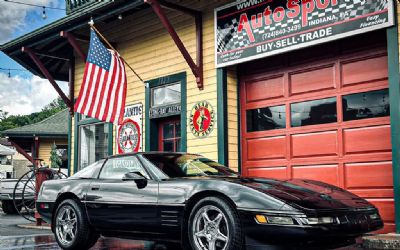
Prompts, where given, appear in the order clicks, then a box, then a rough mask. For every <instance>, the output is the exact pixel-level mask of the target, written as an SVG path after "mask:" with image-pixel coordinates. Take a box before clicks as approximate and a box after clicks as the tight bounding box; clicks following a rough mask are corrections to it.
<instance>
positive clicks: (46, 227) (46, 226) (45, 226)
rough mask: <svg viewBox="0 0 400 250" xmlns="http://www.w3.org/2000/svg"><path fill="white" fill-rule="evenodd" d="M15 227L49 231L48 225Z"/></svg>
mask: <svg viewBox="0 0 400 250" xmlns="http://www.w3.org/2000/svg"><path fill="white" fill-rule="evenodd" d="M17 227H19V228H24V229H40V230H51V228H50V226H49V225H44V226H36V224H23V225H17Z"/></svg>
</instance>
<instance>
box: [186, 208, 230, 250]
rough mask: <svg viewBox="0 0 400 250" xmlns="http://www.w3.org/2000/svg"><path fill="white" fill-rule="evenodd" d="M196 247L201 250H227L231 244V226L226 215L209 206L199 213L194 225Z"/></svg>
mask: <svg viewBox="0 0 400 250" xmlns="http://www.w3.org/2000/svg"><path fill="white" fill-rule="evenodd" d="M192 233H193V234H194V235H193V238H194V241H195V244H196V247H197V248H198V249H201V250H225V249H226V248H227V246H228V243H229V225H228V221H227V219H226V217H225V214H224V213H223V212H222V211H221V210H220V209H219V208H217V207H216V206H213V205H207V206H204V207H202V208H201V209H199V211H197V213H196V215H195V217H194V220H193V225H192Z"/></svg>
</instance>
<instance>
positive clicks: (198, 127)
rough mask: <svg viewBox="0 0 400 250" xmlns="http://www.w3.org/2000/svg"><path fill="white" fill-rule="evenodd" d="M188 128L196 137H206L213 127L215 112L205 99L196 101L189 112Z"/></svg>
mask: <svg viewBox="0 0 400 250" xmlns="http://www.w3.org/2000/svg"><path fill="white" fill-rule="evenodd" d="M189 124H190V130H191V131H192V134H193V135H195V136H196V137H200V138H201V137H207V136H208V135H210V133H211V132H212V130H213V129H214V124H215V113H214V109H213V107H212V106H211V104H210V103H209V102H207V101H201V102H198V103H196V104H195V105H194V106H193V108H192V111H191V113H190V119H189Z"/></svg>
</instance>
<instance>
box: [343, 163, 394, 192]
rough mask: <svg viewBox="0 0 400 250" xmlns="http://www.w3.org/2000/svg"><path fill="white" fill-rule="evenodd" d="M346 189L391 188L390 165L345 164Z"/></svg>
mask: <svg viewBox="0 0 400 250" xmlns="http://www.w3.org/2000/svg"><path fill="white" fill-rule="evenodd" d="M345 180H346V182H345V183H346V187H347V188H385V187H386V188H391V187H393V175H392V163H391V162H373V163H350V164H345Z"/></svg>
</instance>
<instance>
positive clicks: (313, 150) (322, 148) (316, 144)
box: [291, 131, 338, 158]
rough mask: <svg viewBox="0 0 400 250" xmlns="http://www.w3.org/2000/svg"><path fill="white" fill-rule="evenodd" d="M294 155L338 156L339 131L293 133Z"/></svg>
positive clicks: (296, 156)
mask: <svg viewBox="0 0 400 250" xmlns="http://www.w3.org/2000/svg"><path fill="white" fill-rule="evenodd" d="M291 139H292V155H293V157H295V158H298V157H315V156H337V155H338V140H337V139H338V135H337V131H329V132H321V133H310V134H297V135H292V136H291Z"/></svg>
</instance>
